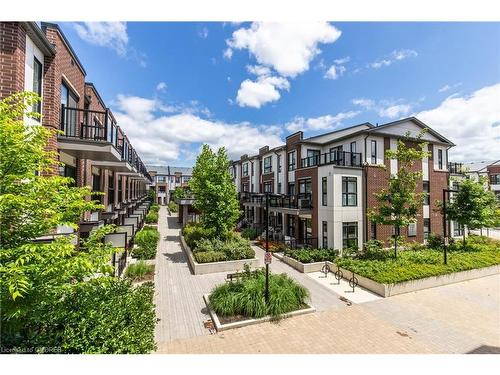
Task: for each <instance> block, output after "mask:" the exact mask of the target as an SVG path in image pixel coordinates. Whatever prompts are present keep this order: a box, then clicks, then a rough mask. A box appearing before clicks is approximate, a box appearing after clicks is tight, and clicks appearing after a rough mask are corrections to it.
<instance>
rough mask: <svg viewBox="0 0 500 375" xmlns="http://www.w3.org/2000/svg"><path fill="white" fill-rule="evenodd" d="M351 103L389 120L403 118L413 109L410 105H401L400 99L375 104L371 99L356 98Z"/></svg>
mask: <svg viewBox="0 0 500 375" xmlns="http://www.w3.org/2000/svg"><path fill="white" fill-rule="evenodd" d="M352 103H353V104H354V105H357V106H359V107H361V108H363V109H366V110H371V111H375V112H377V114H378V115H379V116H380V117H388V118H390V119H395V118H397V117H402V116H405V115H407V114H408V113H410V111H411V110H412V108H413V106H412V104H409V103H401V99H400V100H398V101H396V102H395V101H393V100H381V101H379V102H375V101H374V100H372V99H366V98H356V99H353V100H352Z"/></svg>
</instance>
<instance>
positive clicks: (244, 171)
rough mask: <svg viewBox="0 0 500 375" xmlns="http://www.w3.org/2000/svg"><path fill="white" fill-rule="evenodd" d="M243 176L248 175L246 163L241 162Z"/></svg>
mask: <svg viewBox="0 0 500 375" xmlns="http://www.w3.org/2000/svg"><path fill="white" fill-rule="evenodd" d="M242 168H243V172H242V173H243V176H248V163H245V164H243V167H242Z"/></svg>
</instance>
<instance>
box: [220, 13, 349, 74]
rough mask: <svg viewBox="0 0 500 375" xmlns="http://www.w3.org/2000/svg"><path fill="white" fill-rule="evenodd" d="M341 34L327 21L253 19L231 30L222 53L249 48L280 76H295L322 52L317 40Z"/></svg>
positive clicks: (306, 68)
mask: <svg viewBox="0 0 500 375" xmlns="http://www.w3.org/2000/svg"><path fill="white" fill-rule="evenodd" d="M340 35H341V32H340V31H339V30H338V29H336V28H335V27H334V26H332V25H331V24H329V23H328V22H316V23H268V22H254V23H252V24H251V26H250V27H249V28H240V29H238V30H236V31H235V32H233V35H232V37H231V39H228V40H227V41H226V43H227V45H228V46H229V48H228V49H227V50H226V51H225V52H224V55H225V56H226V54H227V55H228V57H230V56H231V55H232V50H233V49H237V50H240V49H248V51H249V52H250V54H251V55H253V56H254V57H255V59H256V60H257V61H258V63H259V64H261V65H265V66H268V67H272V68H273V69H274V70H276V71H277V72H278V73H279V74H280V75H282V76H285V77H295V76H297V75H298V74H301V73H303V72H305V71H307V70H308V69H309V63H310V62H311V60H312V59H313V58H314V57H315V56H316V55H318V54H319V53H320V52H321V50H320V49H319V48H318V45H319V44H320V43H333V42H335V41H336V40H337V39H338V38H339V37H340ZM229 51H231V52H229Z"/></svg>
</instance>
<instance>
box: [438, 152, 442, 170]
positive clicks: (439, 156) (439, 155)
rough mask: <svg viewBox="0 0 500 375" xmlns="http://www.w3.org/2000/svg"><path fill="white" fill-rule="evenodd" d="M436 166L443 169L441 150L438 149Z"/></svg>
mask: <svg viewBox="0 0 500 375" xmlns="http://www.w3.org/2000/svg"><path fill="white" fill-rule="evenodd" d="M438 168H439V169H443V150H441V149H439V150H438Z"/></svg>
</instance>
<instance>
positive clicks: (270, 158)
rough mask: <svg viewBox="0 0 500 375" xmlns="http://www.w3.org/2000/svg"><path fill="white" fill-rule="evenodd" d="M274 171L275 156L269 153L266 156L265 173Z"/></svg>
mask: <svg viewBox="0 0 500 375" xmlns="http://www.w3.org/2000/svg"><path fill="white" fill-rule="evenodd" d="M272 171H273V156H272V155H269V156H266V157H265V158H264V173H271V172H272Z"/></svg>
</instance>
